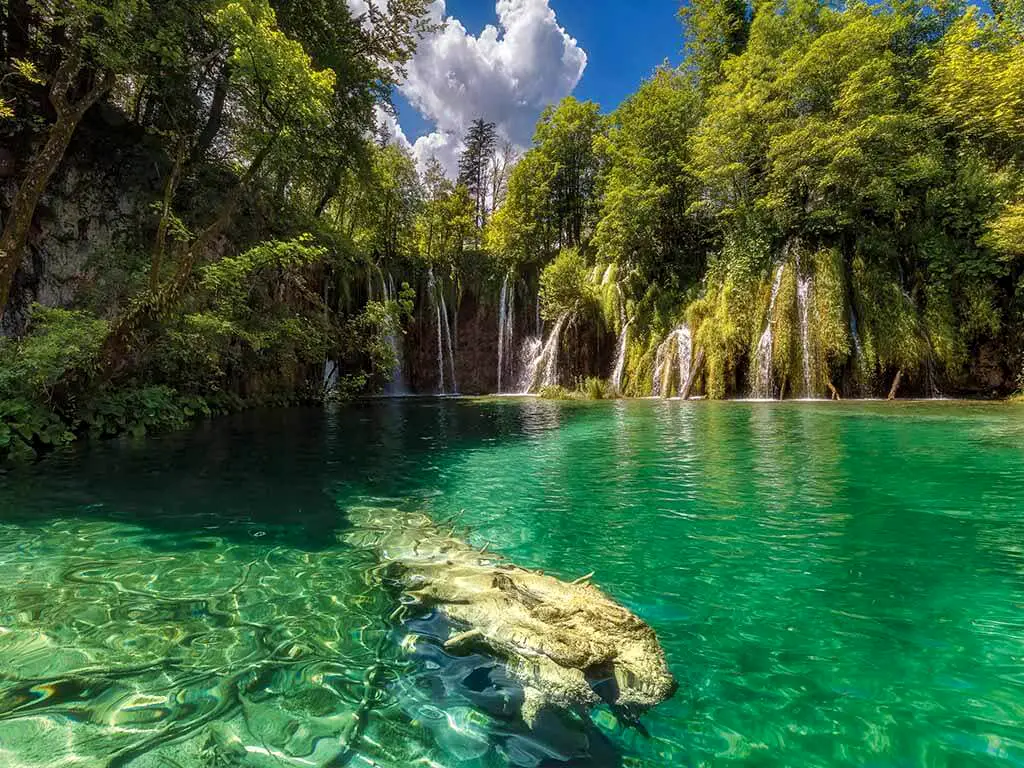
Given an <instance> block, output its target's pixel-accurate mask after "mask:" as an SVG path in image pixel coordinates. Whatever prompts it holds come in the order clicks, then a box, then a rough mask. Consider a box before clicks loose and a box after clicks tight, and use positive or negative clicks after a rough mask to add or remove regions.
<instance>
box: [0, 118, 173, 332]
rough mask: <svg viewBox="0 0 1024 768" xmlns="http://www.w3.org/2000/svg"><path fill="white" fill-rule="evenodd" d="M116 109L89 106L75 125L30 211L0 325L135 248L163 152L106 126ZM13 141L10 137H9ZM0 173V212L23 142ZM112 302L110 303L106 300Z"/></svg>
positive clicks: (18, 325)
mask: <svg viewBox="0 0 1024 768" xmlns="http://www.w3.org/2000/svg"><path fill="white" fill-rule="evenodd" d="M116 121H117V117H116V115H112V114H110V113H107V112H104V111H101V110H94V111H93V112H92V113H90V117H89V119H88V120H87V121H86V122H85V123H84V124H83V125H82V126H81V127H80V129H79V131H78V132H77V133H76V137H75V139H74V141H73V142H72V145H71V147H70V148H69V149H68V152H67V153H66V155H65V159H64V161H63V162H62V163H61V166H60V168H59V169H58V171H57V173H56V174H55V175H54V177H53V179H52V180H51V182H50V184H49V186H48V187H47V190H46V193H45V195H44V197H43V199H42V201H41V204H40V206H39V208H38V209H37V211H36V217H35V221H34V224H33V228H32V231H31V233H30V235H29V240H28V248H27V249H26V253H25V257H24V260H23V261H22V265H21V268H20V269H19V270H18V272H17V274H16V276H15V282H14V286H13V290H12V292H11V298H10V303H9V305H8V308H7V312H5V314H4V318H3V321H2V325H0V331H2V332H3V333H7V334H10V333H17V332H20V331H21V330H22V329H23V328H24V326H25V323H26V321H27V318H28V312H29V309H30V308H31V306H32V304H33V303H34V302H38V303H40V304H44V305H46V306H58V307H62V306H63V307H66V306H70V305H71V304H72V303H73V302H74V301H75V299H76V298H77V297H79V296H81V294H82V293H83V291H84V289H86V288H88V287H90V285H91V284H92V283H94V282H95V281H96V280H97V278H98V277H100V276H101V273H102V271H103V269H104V267H105V262H109V261H112V259H110V257H111V256H112V255H114V254H117V255H121V256H123V255H124V254H126V253H134V252H138V251H139V250H140V247H141V245H142V243H144V242H146V239H147V237H150V236H151V227H152V219H153V218H154V217H153V215H152V214H151V212H150V205H151V203H152V202H153V201H154V200H156V199H157V196H158V194H159V188H160V184H161V179H162V177H163V175H164V172H165V171H166V158H165V157H164V156H163V154H162V153H161V152H159V151H158V150H156V149H155V148H154V146H153V145H151V144H150V142H148V141H147V140H146V137H145V135H144V134H141V135H136V134H137V133H138V132H137V131H133V130H126V129H120V130H111V127H112V123H115V122H116ZM12 146H13V145H12ZM7 151H8V152H9V153H10V154H11V155H13V157H14V162H13V166H14V167H13V169H12V173H11V174H10V175H7V176H6V177H4V178H0V216H4V217H5V216H6V213H7V211H8V210H9V207H10V203H11V200H12V199H13V196H14V192H15V190H16V187H15V182H14V179H15V178H17V175H18V173H19V171H20V168H18V166H19V165H20V163H19V157H21V156H24V155H25V152H24V149H22V148H17V147H16V148H14V149H13V150H12V149H10V148H9V149H8V150H7ZM111 309H113V307H111Z"/></svg>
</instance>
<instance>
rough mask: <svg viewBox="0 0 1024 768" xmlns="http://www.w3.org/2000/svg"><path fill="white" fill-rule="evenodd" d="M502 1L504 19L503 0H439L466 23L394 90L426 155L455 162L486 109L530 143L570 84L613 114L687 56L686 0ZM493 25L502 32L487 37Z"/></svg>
mask: <svg viewBox="0 0 1024 768" xmlns="http://www.w3.org/2000/svg"><path fill="white" fill-rule="evenodd" d="M354 1H355V0H350V2H354ZM500 2H501V3H502V4H503V10H504V16H503V18H502V19H501V20H499V16H498V13H497V10H496V0H446V2H444V3H443V4H442V3H440V2H436V3H435V5H436V7H437V8H438V9H440V8H441V7H443V8H444V13H445V15H446V17H448V18H449V19H456V20H457V21H458V23H457V24H450V25H449V29H448V30H447V31H446V32H445V33H443V35H442V36H440V37H439V38H438V39H436V40H433V41H429V42H428V43H425V44H421V46H420V51H418V52H417V57H416V59H414V61H413V63H412V66H411V68H410V70H411V72H410V78H409V80H408V81H407V83H406V85H405V86H403V88H402V89H401V91H400V92H399V93H396V95H395V105H396V108H397V110H398V117H399V125H400V126H401V130H402V132H403V133H404V136H405V138H406V139H407V140H408V143H409V145H410V146H412V145H415V148H414V154H415V155H416V156H417V159H418V160H420V161H422V160H423V158H424V157H425V156H426V155H427V154H431V155H434V156H438V158H439V159H441V160H442V162H450V160H448V159H446V155H447V158H453V157H454V156H455V154H456V151H457V149H458V148H457V147H456V146H455V138H456V136H457V135H458V134H459V133H460V131H461V130H462V128H463V126H464V125H466V124H467V122H468V120H470V119H471V116H472V117H475V116H476V114H475V113H477V112H479V113H482V116H483V117H485V118H487V119H489V120H493V121H495V122H496V123H498V125H499V129H503V132H504V133H506V134H507V135H508V136H509V138H511V139H512V140H513V141H514V143H516V144H519V145H522V144H524V143H526V142H528V140H529V135H530V133H531V132H532V123H533V122H534V121H535V120H536V117H537V115H538V114H539V112H540V109H541V108H542V106H543V103H545V102H549V101H552V100H558V99H560V98H561V97H562V96H564V95H566V93H568V92H572V93H573V94H574V95H575V96H576V97H577V98H580V99H591V100H593V101H596V102H598V103H599V104H600V105H601V108H602V110H603V111H605V112H610V111H611V110H613V109H614V108H615V107H616V106H617V105H618V104H619V103H620V102H621V101H622V100H623V99H624V98H625V97H626V96H628V95H629V94H630V93H632V92H633V91H634V90H636V88H637V86H638V85H639V84H640V82H641V81H642V80H643V79H644V78H646V77H648V76H649V75H650V74H651V72H653V71H654V69H655V68H656V67H657V66H658V65H659V64H661V63H662V62H663V61H665V60H669V61H670V62H672V63H673V64H676V63H678V62H679V61H680V58H681V56H680V51H681V48H682V45H683V40H682V27H681V25H680V23H679V20H678V18H677V16H676V13H677V10H678V8H679V2H678V0H500ZM551 11H553V12H554V14H555V18H554V19H551V17H550V12H551ZM459 25H461V26H459ZM487 25H492V26H494V27H496V28H497V34H496V35H494V36H488V35H485V34H484V30H485V28H486V27H487ZM572 40H575V45H574V44H573V43H572ZM522 51H526V52H527V53H526V54H522V53H521V52H522ZM584 58H585V61H586V63H585V67H584V66H583V59H584ZM581 69H582V76H580V75H579V71H580V70H581ZM574 84H575V86H574ZM414 103H415V104H416V106H414ZM417 139H420V142H419V143H417Z"/></svg>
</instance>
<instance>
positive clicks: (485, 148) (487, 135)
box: [459, 117, 498, 228]
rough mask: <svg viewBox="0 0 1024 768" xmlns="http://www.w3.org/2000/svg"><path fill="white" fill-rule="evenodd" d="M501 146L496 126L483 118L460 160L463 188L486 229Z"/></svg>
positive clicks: (469, 135)
mask: <svg viewBox="0 0 1024 768" xmlns="http://www.w3.org/2000/svg"><path fill="white" fill-rule="evenodd" d="M497 142H498V131H497V128H496V126H495V125H494V123H488V122H487V121H486V120H484V119H483V118H482V117H481V118H477V119H476V120H474V121H473V123H472V124H471V125H470V126H469V130H468V131H467V132H466V136H465V138H464V139H463V143H464V144H465V145H466V148H465V149H464V150H463V151H462V157H461V158H459V184H461V185H462V186H464V187H465V188H466V189H467V190H468V191H469V195H470V197H471V198H472V199H473V200H474V202H475V204H476V221H477V226H478V227H481V228H482V227H483V226H484V224H485V223H486V221H487V213H488V211H487V197H488V192H489V189H488V187H489V184H488V181H489V171H490V164H491V156H492V154H493V153H494V148H495V146H496V144H497Z"/></svg>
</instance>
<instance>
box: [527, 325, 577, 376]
mask: <svg viewBox="0 0 1024 768" xmlns="http://www.w3.org/2000/svg"><path fill="white" fill-rule="evenodd" d="M568 319H569V316H568V315H562V316H561V317H560V318H558V321H557V322H556V323H555V325H554V327H553V328H552V329H551V335H550V336H549V337H548V340H547V341H546V342H544V344H543V345H541V344H539V338H538V340H537V342H536V343H535V344H534V348H535V349H537V350H538V351H537V353H536V354H535V355H534V356H533V358H532V360H531V361H530V363H529V366H528V367H527V376H526V379H525V381H526V383H527V387H526V390H527V391H533V390H537V389H540V388H541V387H549V386H556V385H557V384H558V383H559V377H558V350H559V347H560V346H561V343H562V329H563V328H564V327H565V323H566V321H567V320H568Z"/></svg>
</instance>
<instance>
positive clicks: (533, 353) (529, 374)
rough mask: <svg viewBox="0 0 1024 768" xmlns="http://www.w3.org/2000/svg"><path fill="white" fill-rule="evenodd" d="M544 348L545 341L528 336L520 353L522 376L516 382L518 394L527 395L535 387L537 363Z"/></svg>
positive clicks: (537, 337) (538, 337)
mask: <svg viewBox="0 0 1024 768" xmlns="http://www.w3.org/2000/svg"><path fill="white" fill-rule="evenodd" d="M543 348H544V339H542V338H541V337H540V336H528V337H527V338H526V341H524V342H523V347H522V349H521V350H520V352H519V370H520V371H522V372H523V373H522V375H521V376H520V378H519V380H518V381H517V382H516V392H518V393H520V394H523V395H525V394H526V393H528V392H529V391H530V388H531V387H532V386H533V378H534V375H535V374H536V372H537V361H538V359H539V358H540V353H541V350H542V349H543Z"/></svg>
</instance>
